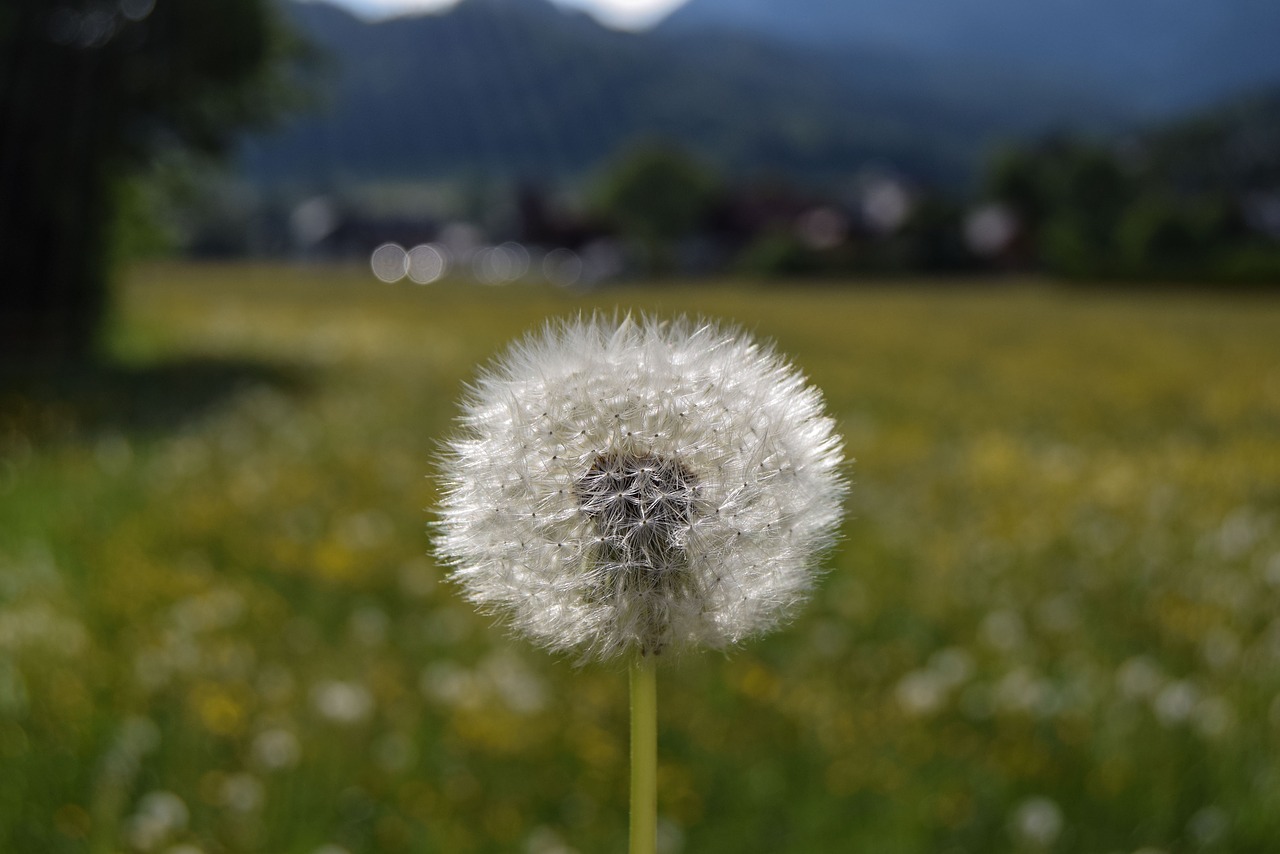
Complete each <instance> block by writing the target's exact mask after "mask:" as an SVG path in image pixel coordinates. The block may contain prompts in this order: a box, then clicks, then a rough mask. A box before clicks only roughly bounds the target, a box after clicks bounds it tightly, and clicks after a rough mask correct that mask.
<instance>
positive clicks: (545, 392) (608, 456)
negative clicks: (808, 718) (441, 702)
mask: <svg viewBox="0 0 1280 854" xmlns="http://www.w3.org/2000/svg"><path fill="white" fill-rule="evenodd" d="M462 425H463V431H462V434H461V435H460V436H458V437H457V438H455V439H454V440H453V441H452V442H451V443H450V445H449V450H450V453H449V454H448V456H447V458H446V460H445V463H444V472H443V475H444V476H443V481H444V486H445V497H444V501H443V509H442V514H441V515H442V518H441V521H440V524H439V537H438V539H437V551H438V553H439V555H440V556H441V557H442V558H443V559H444V561H445V562H447V563H448V564H451V565H452V567H453V572H452V578H453V579H454V580H455V581H456V582H458V583H460V584H461V586H462V587H463V588H464V589H465V591H466V593H467V595H468V596H469V597H470V598H471V599H472V600H473V601H474V602H476V603H477V604H479V605H481V606H482V607H484V608H486V609H488V610H492V611H495V612H498V613H501V614H503V615H505V616H506V617H507V618H508V619H509V620H510V621H511V623H512V624H513V625H514V626H515V628H517V629H518V630H519V631H521V632H523V633H524V634H527V635H528V636H530V637H531V638H532V639H533V640H535V641H536V642H538V643H540V644H542V645H545V646H547V647H550V648H552V649H556V650H577V651H579V652H581V653H582V654H584V655H585V656H586V657H592V658H599V659H608V658H614V657H617V656H619V655H621V654H624V653H628V652H633V653H640V654H642V655H644V654H656V653H660V652H666V651H668V650H673V651H679V650H685V649H690V648H696V647H709V648H723V647H725V646H728V645H731V644H734V643H737V642H739V641H741V640H743V639H744V638H747V637H749V636H752V635H756V634H760V633H762V632H764V631H767V630H768V629H770V628H773V627H774V626H775V625H777V624H778V622H780V621H781V620H782V619H784V618H785V617H786V616H787V615H788V614H789V613H790V612H791V610H792V609H793V607H794V606H795V605H796V604H797V603H799V602H800V601H801V600H802V599H803V598H804V597H805V595H806V594H807V593H808V592H809V589H810V588H811V586H812V584H813V581H814V571H813V568H814V558H815V555H816V554H818V553H819V552H821V551H822V550H823V549H824V548H825V547H826V546H827V545H829V544H830V543H831V541H832V539H833V537H834V534H835V530H836V526H837V524H838V522H839V520H840V517H841V507H840V499H841V497H842V496H843V494H844V489H845V487H844V481H843V479H842V478H841V477H840V474H839V466H840V462H841V449H840V440H839V438H838V437H837V436H836V435H835V433H834V432H833V423H832V421H831V419H830V418H827V417H826V416H825V415H824V414H823V405H822V396H821V393H820V392H819V391H818V390H817V389H815V388H814V387H812V386H810V385H808V384H807V383H806V381H805V379H804V377H803V376H802V375H801V374H800V372H799V371H797V370H796V369H795V368H793V367H792V366H790V365H789V364H788V363H787V362H785V361H784V360H783V359H782V358H781V357H780V356H778V355H777V354H776V353H775V352H774V351H773V350H772V349H770V348H769V347H766V346H762V345H760V344H758V343H756V342H755V341H752V340H751V339H750V338H748V337H747V336H745V335H743V334H741V333H740V332H738V331H737V330H733V329H726V328H723V327H720V326H718V325H716V324H712V323H705V324H695V323H692V322H690V321H688V320H684V319H681V320H677V321H675V322H671V323H660V322H657V321H655V320H651V319H645V320H642V321H639V322H637V321H633V320H632V319H631V318H629V317H628V318H624V319H622V320H621V321H620V322H616V323H614V322H608V321H606V320H604V319H602V318H600V317H598V316H597V317H595V318H592V319H591V320H577V321H570V322H567V323H563V324H559V325H552V326H548V327H547V328H546V329H545V330H544V331H543V332H542V333H541V334H537V335H532V336H530V337H528V338H526V339H524V340H523V341H521V342H519V343H517V344H515V345H514V346H513V347H512V348H511V349H510V350H509V351H508V352H507V354H506V355H505V356H504V357H502V358H500V359H499V360H498V361H497V362H496V363H495V364H494V365H493V366H492V367H490V368H489V369H488V370H487V371H485V372H484V373H483V374H482V375H481V376H480V378H479V379H478V380H477V381H476V383H475V384H474V386H473V387H472V388H471V393H470V395H469V396H468V398H467V400H466V401H465V402H464V404H463V415H462Z"/></svg>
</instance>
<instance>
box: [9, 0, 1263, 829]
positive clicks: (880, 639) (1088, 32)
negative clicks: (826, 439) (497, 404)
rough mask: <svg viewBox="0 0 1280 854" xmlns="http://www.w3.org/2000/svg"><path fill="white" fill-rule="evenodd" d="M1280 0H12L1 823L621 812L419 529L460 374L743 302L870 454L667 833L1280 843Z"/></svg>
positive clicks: (528, 820)
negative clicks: (584, 325)
mask: <svg viewBox="0 0 1280 854" xmlns="http://www.w3.org/2000/svg"><path fill="white" fill-rule="evenodd" d="M1278 40H1280V5H1277V4H1275V3H1274V2H1271V0H1217V1H1216V2H1209V0H1108V1H1107V2H1103V0H1043V2H1038V3H1034V4H1029V3H1022V2H1016V0H899V2H895V3H889V2H883V1H882V0H847V2H841V3H832V2H822V1H821V0H791V1H790V2H786V3H784V2H781V0H686V2H680V0H657V2H646V0H574V2H572V3H570V2H568V0H566V2H564V3H550V2H547V0H459V2H456V3H448V2H431V0H422V2H392V0H382V2H378V0H343V2H338V0H333V2H323V0H313V1H312V2H301V0H8V2H7V3H6V4H4V6H3V7H2V8H0V285H2V286H0V780H2V783H0V850H2V851H6V852H8V851H13V852H41V854H43V852H156V854H234V853H235V852H269V853H270V852H282V854H362V852H374V851H377V852H402V851H403V852H455V851H458V852H466V851H477V852H498V851H504V852H505V851H519V852H529V854H554V853H555V852H560V854H566V852H598V851H623V850H625V845H626V825H627V816H626V809H627V792H626V785H627V744H626V725H627V723H626V721H627V719H626V715H627V697H626V684H625V683H626V680H625V676H624V674H623V672H622V671H620V670H616V669H610V668H608V667H599V666H588V667H575V666H574V665H573V662H571V661H566V660H562V659H558V658H554V657H552V656H549V655H546V654H544V653H542V652H540V651H538V650H535V649H532V648H529V647H528V646H527V645H525V644H523V643H522V642H520V641H516V640H511V639H509V638H507V637H506V635H505V634H504V632H503V631H502V630H501V628H498V627H495V626H493V625H492V624H491V621H490V620H489V619H488V618H486V617H483V616H480V615H477V614H475V613H474V612H473V610H472V609H471V608H470V607H469V606H468V605H466V604H465V603H464V602H462V601H461V600H460V597H459V596H458V594H457V591H455V590H454V589H453V588H452V587H451V586H450V585H449V584H448V582H447V581H445V580H444V579H443V577H442V575H441V572H440V569H439V568H438V567H437V566H436V565H435V564H434V563H433V561H432V560H431V558H430V556H429V534H428V533H427V532H426V531H425V530H424V529H425V528H426V526H427V523H428V521H429V519H430V508H431V506H432V505H433V503H434V501H435V498H434V494H435V493H434V491H435V488H436V487H435V483H434V480H433V479H432V471H433V468H434V464H433V460H434V458H435V456H436V455H437V454H438V453H439V448H440V441H441V439H442V437H444V436H445V435H447V434H448V432H449V430H450V429H451V424H452V419H453V416H454V411H455V401H456V399H457V398H458V396H459V394H460V393H461V391H462V388H463V384H464V383H465V382H466V381H467V380H469V379H470V378H472V377H473V376H474V373H475V370H476V366H477V365H478V364H480V363H482V362H483V361H484V360H486V359H487V358H489V357H491V356H492V355H493V354H494V353H495V352H497V351H498V350H499V349H500V348H501V347H502V346H503V345H504V343H505V342H506V341H508V340H510V339H511V338H512V337H514V336H517V335H519V334H520V333H521V332H523V331H525V330H527V329H529V328H531V327H533V326H536V325H538V324H540V323H541V322H542V321H543V320H544V319H545V318H547V317H549V316H556V315H564V314H569V313H574V312H578V311H584V310H585V311H590V310H592V309H595V308H600V309H603V310H606V311H612V310H614V309H615V308H617V307H621V308H623V309H633V310H642V311H654V312H659V313H663V314H674V313H678V312H686V313H691V314H708V315H715V316H724V317H727V318H730V319H732V320H735V321H737V322H739V323H741V324H743V325H744V326H745V327H747V328H748V329H750V330H752V331H754V332H755V333H756V334H758V335H760V336H762V337H765V338H768V339H771V340H774V341H776V342H777V344H778V346H779V347H780V349H782V350H783V351H784V352H787V353H789V354H791V355H792V356H793V357H794V359H795V361H796V362H797V363H798V364H799V365H800V367H801V368H802V369H803V370H804V371H805V372H806V373H807V374H808V375H809V377H810V378H811V379H812V380H813V381H814V382H815V383H816V384H817V385H819V386H820V387H821V388H823V389H824V390H825V392H826V394H827V398H828V402H829V405H830V408H831V410H832V413H833V415H834V416H835V417H836V418H837V420H838V422H839V425H840V430H841V432H842V433H843V434H844V436H845V438H846V447H847V453H848V455H849V456H850V457H853V458H856V459H857V462H856V463H854V464H853V465H852V467H851V469H850V472H851V479H852V481H853V491H852V495H851V498H850V502H849V517H850V518H849V520H848V522H847V524H846V527H845V531H844V537H843V540H842V542H841V544H840V545H839V546H838V548H837V549H836V551H835V552H834V554H833V555H832V556H831V557H830V559H829V561H828V571H827V573H826V575H825V576H824V580H823V582H822V584H821V585H820V588H819V590H818V592H817V595H816V596H815V599H814V601H813V602H812V603H810V605H809V606H808V607H807V608H806V609H805V610H804V611H803V612H802V614H801V615H800V617H799V619H798V620H797V621H796V623H795V624H794V625H792V626H790V627H788V628H787V629H785V630H783V631H781V632H779V633H777V634H776V635H774V636H772V637H770V638H768V639H765V640H763V641H761V642H758V643H754V644H751V645H749V646H747V647H745V648H743V649H741V650H739V651H736V652H734V653H732V654H730V655H728V656H722V655H718V654H717V655H707V656H691V657H689V658H686V659H683V660H678V661H672V662H670V663H669V664H668V666H667V667H666V668H665V669H664V670H663V672H662V674H661V682H660V691H661V702H660V709H659V715H660V741H661V748H660V754H661V755H660V769H659V790H660V791H659V813H660V818H661V845H662V848H663V851H664V852H668V853H669V854H673V852H681V851H687V852H694V851H697V852H701V851H724V852H730V851H732V852H745V851H759V852H775V851H797V852H809V851H813V852H828V851H847V850H868V851H882V852H999V851H1008V852H1077V851H1079V852H1118V853H1119V852H1123V854H1136V852H1142V854H1160V852H1163V854H1178V853H1179V852H1201V851H1206V852H1259V854H1262V852H1274V851H1276V850H1280V810H1278V809H1277V808H1276V805H1277V804H1280V759H1277V757H1278V756H1280V343H1277V342H1280V51H1277V50H1276V49H1275V45H1276V43H1277V41H1278Z"/></svg>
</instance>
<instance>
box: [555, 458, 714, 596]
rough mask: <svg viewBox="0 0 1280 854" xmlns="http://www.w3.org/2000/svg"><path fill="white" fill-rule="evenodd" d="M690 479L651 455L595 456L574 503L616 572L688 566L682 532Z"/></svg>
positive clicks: (691, 485) (682, 469)
mask: <svg viewBox="0 0 1280 854" xmlns="http://www.w3.org/2000/svg"><path fill="white" fill-rule="evenodd" d="M693 490H694V478H693V475H692V474H691V473H690V472H689V470H688V469H686V468H685V467H684V466H683V465H681V464H680V463H679V462H678V461H676V460H673V459H670V458H667V457H661V456H658V455H657V454H653V453H608V454H599V455H597V456H596V458H595V460H594V461H593V462H592V464H591V468H590V469H588V470H587V473H586V474H585V475H584V476H583V478H582V480H581V481H579V483H578V487H577V494H578V500H579V502H580V504H581V507H582V512H583V513H585V514H586V515H587V517H588V518H590V519H591V520H592V521H593V522H594V523H595V526H596V531H597V533H598V534H599V535H600V538H601V541H602V544H603V547H604V552H605V554H604V555H603V556H602V557H604V558H605V560H606V561H607V562H608V563H610V564H613V565H615V566H616V567H619V568H622V567H626V568H629V569H634V570H648V571H651V572H657V573H662V572H669V571H678V570H681V569H683V568H684V566H685V565H686V563H687V558H686V556H685V549H684V546H683V537H682V532H683V531H685V530H686V529H687V528H688V526H689V522H690V520H691V519H692V517H693Z"/></svg>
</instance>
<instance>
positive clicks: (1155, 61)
mask: <svg viewBox="0 0 1280 854" xmlns="http://www.w3.org/2000/svg"><path fill="white" fill-rule="evenodd" d="M659 29H660V31H662V32H666V33H685V34H690V33H723V32H730V31H736V32H744V33H752V34H758V35H767V36H768V37H770V38H774V39H777V40H780V41H787V42H790V43H792V44H794V45H796V46H804V47H808V48H810V49H816V50H830V49H835V48H849V47H851V46H860V47H873V48H879V49H883V50H892V51H895V52H897V53H898V55H899V56H901V57H903V58H905V59H913V60H915V61H919V62H923V63H925V64H928V65H932V64H936V63H938V62H939V61H946V60H956V59H960V60H967V61H971V62H977V63H982V64H985V65H996V66H999V67H1001V68H1003V69H1004V71H1005V73H1006V76H1007V77H1008V78H1009V79H1017V78H1018V77H1021V76H1023V75H1028V74H1029V75H1031V76H1033V77H1048V76H1056V77H1058V78H1060V79H1073V80H1075V81H1077V82H1078V83H1079V84H1081V85H1082V86H1084V87H1087V88H1090V89H1093V90H1095V91H1105V92H1108V93H1110V94H1111V96H1112V97H1113V98H1114V99H1115V100H1116V102H1117V103H1119V104H1122V105H1124V106H1125V107H1126V108H1128V109H1131V110H1135V111H1139V112H1141V113H1144V114H1147V115H1156V114H1159V113H1170V112H1174V111H1179V110H1185V109H1189V108H1192V107H1196V106H1200V105H1203V104H1206V103H1208V102H1210V101H1212V100H1215V99H1218V98H1222V97H1225V96H1229V95H1231V94H1234V93H1235V92H1237V91H1239V90H1241V89H1244V88H1249V87H1258V86H1261V85H1263V84H1267V83H1274V82H1277V81H1280V49H1277V43H1278V41H1280V3H1277V2H1276V0H1033V2H1028V0H893V2H887V0H840V2H832V0H689V2H688V3H687V4H685V5H684V6H682V7H680V8H678V9H677V10H676V11H674V12H673V13H672V14H671V15H670V16H668V18H667V19H666V20H665V21H664V22H663V23H662V24H661V25H660V27H659Z"/></svg>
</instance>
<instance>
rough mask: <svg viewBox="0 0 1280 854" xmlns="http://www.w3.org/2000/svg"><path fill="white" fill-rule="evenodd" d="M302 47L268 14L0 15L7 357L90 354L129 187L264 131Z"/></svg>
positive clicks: (251, 9)
mask: <svg viewBox="0 0 1280 854" xmlns="http://www.w3.org/2000/svg"><path fill="white" fill-rule="evenodd" d="M293 44H294V43H293V42H292V41H291V39H290V38H289V37H288V36H287V35H286V33H285V31H284V29H283V26H282V23H281V22H280V21H279V20H278V18H277V14H276V9H275V6H274V4H273V3H272V2H271V0H62V2H52V0H6V2H5V3H4V4H3V5H2V6H0V280H3V282H4V284H3V287H0V358H9V359H14V358H19V359H25V360H35V359H83V358H87V357H90V356H92V355H93V354H94V352H95V345H96V343H97V334H98V331H99V327H100V325H101V321H102V319H103V317H104V314H105V310H106V285H107V275H108V268H109V261H110V243H111V233H112V225H113V220H114V215H115V213H116V207H117V205H116V200H117V198H118V195H119V192H120V188H121V182H122V181H123V180H124V179H125V178H126V177H127V176H129V175H130V174H133V173H135V172H136V171H138V170H140V169H142V168H145V166H146V164H147V163H148V161H149V160H150V159H151V158H152V157H153V156H154V155H155V154H156V152H157V151H159V150H161V149H162V148H164V147H166V146H175V145H176V146H183V147H186V148H188V149H190V150H193V151H196V152H201V153H206V154H218V153H222V152H225V150H226V149H227V148H228V146H229V145H230V143H231V141H232V140H233V139H234V135H235V133H236V132H237V131H238V130H240V129H242V128H245V127H248V126H253V125H259V124H262V123H263V122H265V121H266V120H267V119H268V118H269V117H271V116H272V115H273V113H274V112H275V111H276V109H277V108H278V107H279V105H280V104H281V103H282V100H281V98H280V97H279V95H280V94H281V93H282V92H283V91H284V89H285V86H284V80H285V75H284V73H283V69H284V68H285V65H286V64H285V62H284V60H285V58H286V57H287V56H288V55H290V54H291V53H295V51H294V50H293Z"/></svg>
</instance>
